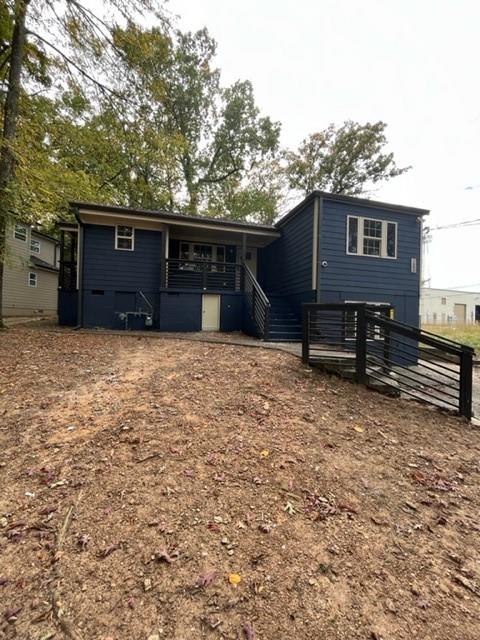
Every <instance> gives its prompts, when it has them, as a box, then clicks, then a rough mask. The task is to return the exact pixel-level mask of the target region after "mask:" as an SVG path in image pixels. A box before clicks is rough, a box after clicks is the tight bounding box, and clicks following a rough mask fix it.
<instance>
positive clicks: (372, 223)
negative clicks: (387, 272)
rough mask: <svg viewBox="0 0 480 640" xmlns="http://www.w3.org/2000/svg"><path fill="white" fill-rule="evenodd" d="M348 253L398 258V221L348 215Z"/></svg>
mask: <svg viewBox="0 0 480 640" xmlns="http://www.w3.org/2000/svg"><path fill="white" fill-rule="evenodd" d="M347 254H349V255H357V256H371V257H377V258H390V259H394V258H396V257H397V223H396V222H388V220H376V219H374V218H361V217H359V216H347Z"/></svg>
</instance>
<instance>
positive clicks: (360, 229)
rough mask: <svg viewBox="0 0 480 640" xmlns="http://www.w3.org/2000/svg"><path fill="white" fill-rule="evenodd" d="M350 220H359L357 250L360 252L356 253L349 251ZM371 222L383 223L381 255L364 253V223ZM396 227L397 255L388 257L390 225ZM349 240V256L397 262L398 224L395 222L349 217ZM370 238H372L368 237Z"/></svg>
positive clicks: (364, 217) (365, 217)
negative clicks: (388, 231)
mask: <svg viewBox="0 0 480 640" xmlns="http://www.w3.org/2000/svg"><path fill="white" fill-rule="evenodd" d="M350 219H356V220H357V249H358V251H357V252H356V253H355V252H354V251H349V250H348V230H349V228H350ZM365 220H371V221H372V222H381V223H382V237H381V238H379V240H380V255H379V256H374V255H371V254H369V253H363V228H364V224H363V223H364V221H365ZM389 224H394V225H395V255H394V256H387V230H388V225H389ZM346 235H347V238H346V240H347V241H346V246H345V249H346V252H347V255H349V256H359V257H361V258H382V259H385V260H397V257H398V222H393V220H381V219H379V218H369V217H367V216H347V234H346ZM368 237H370V236H368Z"/></svg>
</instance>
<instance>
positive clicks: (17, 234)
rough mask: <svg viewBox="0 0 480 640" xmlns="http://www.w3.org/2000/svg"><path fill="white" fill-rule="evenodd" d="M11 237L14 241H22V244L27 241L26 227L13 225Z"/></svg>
mask: <svg viewBox="0 0 480 640" xmlns="http://www.w3.org/2000/svg"><path fill="white" fill-rule="evenodd" d="M13 237H14V238H15V239H16V240H22V241H23V242H26V241H27V227H26V226H25V225H24V224H15V228H14V230H13Z"/></svg>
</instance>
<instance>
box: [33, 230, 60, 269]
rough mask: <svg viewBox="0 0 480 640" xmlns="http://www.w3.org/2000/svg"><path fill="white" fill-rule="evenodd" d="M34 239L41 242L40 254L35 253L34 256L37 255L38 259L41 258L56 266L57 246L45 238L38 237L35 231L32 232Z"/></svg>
mask: <svg viewBox="0 0 480 640" xmlns="http://www.w3.org/2000/svg"><path fill="white" fill-rule="evenodd" d="M32 238H35V240H38V242H40V253H34V254H32V255H35V256H37V258H41V259H42V260H45V262H49V263H50V264H52V265H53V264H55V244H54V243H53V242H52V241H51V240H48V239H47V238H44V237H43V236H37V234H36V233H35V231H32Z"/></svg>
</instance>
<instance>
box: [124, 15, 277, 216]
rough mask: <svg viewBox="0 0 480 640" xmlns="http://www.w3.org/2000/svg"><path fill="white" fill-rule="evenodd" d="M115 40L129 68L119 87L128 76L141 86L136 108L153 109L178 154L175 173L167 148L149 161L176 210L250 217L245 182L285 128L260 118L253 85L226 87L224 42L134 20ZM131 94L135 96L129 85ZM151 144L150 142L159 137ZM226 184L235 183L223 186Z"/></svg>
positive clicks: (150, 114) (151, 117)
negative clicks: (241, 205)
mask: <svg viewBox="0 0 480 640" xmlns="http://www.w3.org/2000/svg"><path fill="white" fill-rule="evenodd" d="M115 44H116V46H117V47H118V48H119V49H120V50H121V51H122V53H123V55H122V60H123V62H124V65H125V66H123V67H120V68H119V72H120V77H119V78H118V79H117V83H116V84H117V85H118V84H119V83H120V84H121V82H122V79H127V83H128V85H130V87H134V93H135V99H136V106H135V107H134V109H135V113H140V114H143V110H144V109H145V110H146V111H147V113H146V114H143V115H145V116H147V117H146V118H145V120H146V121H147V122H148V124H150V126H151V127H152V129H154V130H155V129H156V130H157V132H159V134H160V139H161V142H163V144H164V145H165V144H166V145H167V147H168V150H169V152H170V154H167V155H168V157H169V159H170V163H169V165H168V172H165V161H166V158H165V157H162V155H161V154H160V153H159V151H160V146H158V145H157V148H154V149H150V153H149V159H150V161H151V162H153V163H155V162H156V171H157V173H159V174H164V175H163V178H164V183H165V187H166V189H167V192H168V200H169V202H170V205H171V207H174V208H176V209H185V210H186V211H188V212H190V213H198V212H199V211H203V212H205V211H208V212H209V213H210V214H212V215H213V214H214V213H216V214H217V215H225V213H226V212H227V213H229V214H230V215H232V216H234V217H235V216H237V215H240V216H243V215H244V213H243V212H242V211H237V210H236V209H235V206H234V203H235V202H236V201H237V200H241V199H242V198H240V192H243V191H244V181H245V179H247V178H248V177H249V176H250V174H251V173H252V172H253V170H254V169H255V168H256V167H257V166H258V165H259V164H261V163H262V162H264V161H266V160H267V159H270V158H271V156H272V155H273V154H275V152H276V150H277V148H278V139H279V133H280V126H279V124H278V123H273V122H272V121H271V120H270V119H269V118H266V117H260V115H259V110H258V108H257V106H256V105H255V100H254V95H253V88H252V85H251V83H250V82H236V83H235V84H233V85H232V86H231V87H226V88H224V87H222V86H221V83H220V73H219V71H218V69H216V68H215V66H214V56H215V51H216V43H215V42H214V40H213V39H212V38H211V37H210V36H209V34H208V32H207V30H206V29H202V30H201V31H198V32H196V33H181V32H180V31H173V32H168V33H165V32H164V31H160V30H158V29H151V30H149V31H142V30H141V29H140V28H139V27H138V26H137V25H129V26H128V27H127V29H125V30H120V29H119V30H117V31H116V33H115ZM137 45H138V46H137ZM123 91H124V92H125V93H129V95H131V94H132V91H131V90H130V91H129V86H124V88H123ZM132 98H133V96H132ZM130 108H131V107H130ZM137 119H138V118H137V117H135V120H137ZM144 141H145V144H146V146H147V147H149V146H151V143H152V142H154V139H153V138H147V139H144ZM162 167H163V169H162ZM223 183H228V187H226V188H225V189H222V188H219V185H222V184H223ZM258 188H259V187H257V189H258ZM237 189H238V190H239V194H238V195H239V198H238V199H237V198H236V197H235V194H236V190H237ZM222 193H225V194H228V196H229V199H228V202H227V201H224V200H222V198H221V195H222ZM183 194H185V195H186V198H185V197H183ZM266 195H267V194H266V192H265V193H264V194H263V197H264V198H265V197H266ZM213 205H215V206H218V209H217V211H216V212H215V211H214V209H213Z"/></svg>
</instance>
